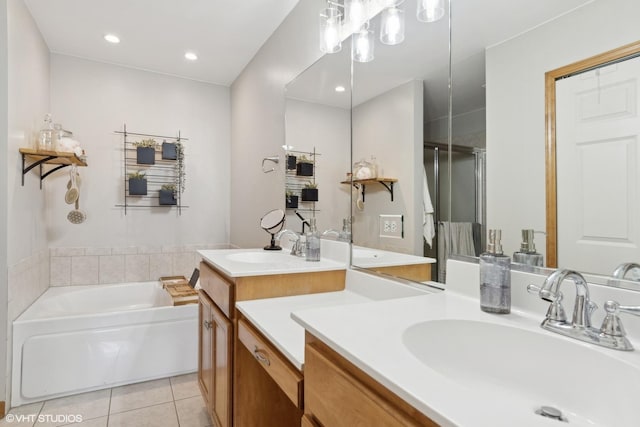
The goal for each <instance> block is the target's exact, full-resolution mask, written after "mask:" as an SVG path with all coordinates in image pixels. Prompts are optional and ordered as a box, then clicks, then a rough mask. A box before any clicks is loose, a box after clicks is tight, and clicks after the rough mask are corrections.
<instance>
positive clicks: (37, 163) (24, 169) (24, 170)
mask: <svg viewBox="0 0 640 427" xmlns="http://www.w3.org/2000/svg"><path fill="white" fill-rule="evenodd" d="M21 154H22V186H23V187H24V176H25V175H26V174H27V172H29V171H30V170H31V169H33V168H35V167H36V166H40V188H41V189H42V180H43V179H44V178H45V177H46V176H47V175H49V174H50V173H51V172H53V171H54V170H57V169H60V168H55V169H53V170H51V171H49V172H47V173H46V174H45V175H44V176H43V175H42V165H43V164H44V163H46V162H48V161H50V160H53V159H55V158H56V156H47V157H43V158H42V159H40V160H36V161H35V162H33V163H31V164H30V165H29V166H26V160H25V154H24V153H21ZM62 166H67V165H62Z"/></svg>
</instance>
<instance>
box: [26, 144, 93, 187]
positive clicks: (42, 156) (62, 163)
mask: <svg viewBox="0 0 640 427" xmlns="http://www.w3.org/2000/svg"><path fill="white" fill-rule="evenodd" d="M19 151H20V154H21V155H22V186H23V187H24V176H25V174H26V173H27V172H29V171H30V170H31V169H33V168H35V167H39V169H40V189H42V181H43V180H44V179H45V178H46V177H48V176H49V175H51V174H52V173H53V172H55V171H57V170H60V169H62V168H65V167H67V166H71V165H76V166H87V162H86V160H84V159H81V158H80V157H78V156H76V155H75V154H74V153H65V152H61V151H44V150H34V149H32V148H20V150H19ZM27 161H29V162H30V163H29V164H28V165H27ZM44 165H55V167H53V168H51V169H49V170H48V171H45V169H44Z"/></svg>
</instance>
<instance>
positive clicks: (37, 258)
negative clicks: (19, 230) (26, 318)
mask: <svg viewBox="0 0 640 427" xmlns="http://www.w3.org/2000/svg"><path fill="white" fill-rule="evenodd" d="M8 279H9V280H8V310H7V317H8V322H7V366H6V368H5V378H6V381H7V382H6V384H7V388H6V390H5V393H6V400H7V402H9V401H11V358H12V354H11V352H12V348H13V327H12V325H13V321H14V320H15V319H16V318H17V317H18V316H20V314H22V312H23V311H24V310H25V309H26V308H27V307H29V306H30V305H31V304H33V302H34V301H35V300H36V299H38V297H39V296H40V295H42V294H43V293H44V291H46V290H47V288H48V287H49V251H48V250H47V249H43V250H41V251H39V252H36V253H34V254H32V255H31V256H30V257H27V258H24V259H22V260H20V261H19V262H18V263H16V264H14V265H11V266H9V268H8Z"/></svg>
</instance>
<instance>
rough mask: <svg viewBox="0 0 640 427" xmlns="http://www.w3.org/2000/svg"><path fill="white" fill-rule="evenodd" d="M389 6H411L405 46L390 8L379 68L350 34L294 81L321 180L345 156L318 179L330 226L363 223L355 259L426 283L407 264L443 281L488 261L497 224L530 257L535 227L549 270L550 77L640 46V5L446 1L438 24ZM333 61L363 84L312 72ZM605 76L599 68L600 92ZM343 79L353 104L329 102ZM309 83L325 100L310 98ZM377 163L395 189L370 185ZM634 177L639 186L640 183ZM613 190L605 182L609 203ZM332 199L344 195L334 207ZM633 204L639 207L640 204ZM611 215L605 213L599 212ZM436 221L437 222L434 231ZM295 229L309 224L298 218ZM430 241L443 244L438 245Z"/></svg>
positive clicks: (604, 278) (591, 268) (409, 1)
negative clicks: (456, 261) (529, 233)
mask: <svg viewBox="0 0 640 427" xmlns="http://www.w3.org/2000/svg"><path fill="white" fill-rule="evenodd" d="M338 3H341V2H338ZM376 3H380V2H376ZM391 3H393V4H398V3H399V5H398V7H399V8H400V9H401V10H403V11H404V40H403V41H402V42H401V43H399V44H396V45H389V44H385V43H382V42H381V41H380V31H381V29H382V27H383V26H384V24H383V22H382V20H383V19H384V17H383V14H384V13H385V12H384V10H383V12H381V13H380V14H378V15H376V16H375V17H373V18H372V19H370V20H369V23H368V26H367V29H368V31H370V32H371V34H372V40H373V44H374V51H373V58H372V59H371V60H370V61H368V62H359V61H352V59H351V52H352V49H351V39H350V38H347V39H346V40H345V42H344V43H343V48H342V50H341V51H340V52H339V53H336V54H327V55H325V56H323V57H322V58H321V60H320V61H318V63H316V64H314V66H313V67H311V68H310V69H309V70H307V71H305V73H303V75H301V76H300V77H298V78H297V79H296V80H295V81H294V82H292V83H291V84H290V85H289V86H288V87H287V144H290V145H293V146H297V147H300V148H302V147H305V144H306V147H305V148H304V149H303V151H305V150H307V149H308V148H310V147H311V148H312V147H315V148H317V150H318V151H319V152H320V153H322V156H320V157H319V160H318V162H319V163H318V174H319V175H322V174H324V172H325V170H327V171H328V170H329V169H330V165H331V160H330V159H329V157H325V156H326V154H325V152H327V153H331V152H332V150H334V149H335V150H336V151H335V152H336V153H337V152H342V157H335V158H334V159H335V161H336V167H335V170H334V171H333V172H331V174H332V175H331V177H329V174H328V173H327V175H326V176H324V177H325V178H326V179H327V180H328V181H327V182H326V183H320V185H319V190H320V194H321V196H320V201H319V202H318V203H317V205H316V207H317V208H318V210H319V212H318V213H317V215H318V218H319V222H320V223H321V224H323V225H322V226H321V227H320V228H321V229H322V230H324V229H328V228H334V229H339V228H340V226H341V224H342V222H341V221H342V219H343V218H345V217H352V221H353V230H352V231H353V234H352V236H353V245H352V264H353V265H354V266H357V267H362V268H370V269H373V270H376V271H380V272H382V273H385V274H391V275H393V276H398V277H404V278H408V279H410V280H416V281H425V277H427V276H425V270H424V269H420V268H417V267H413V268H396V267H406V266H411V265H421V264H428V265H429V267H431V268H430V269H428V270H427V271H428V274H429V276H428V277H431V279H432V280H438V281H445V280H446V270H444V265H445V263H444V262H443V261H444V260H445V259H446V258H447V257H448V256H450V255H451V254H461V255H472V256H476V255H478V254H479V253H480V252H482V251H483V249H484V247H485V242H484V241H483V237H484V236H485V235H486V230H487V229H488V228H499V229H501V230H502V236H503V242H502V243H503V248H504V252H505V253H506V254H508V255H512V254H513V253H514V252H516V251H518V250H519V249H520V244H521V236H522V234H521V231H522V230H523V229H533V230H535V231H536V234H535V243H536V247H537V249H538V251H539V252H541V253H542V254H543V255H544V257H545V265H547V264H546V263H547V261H549V265H550V266H555V263H554V255H553V253H551V251H549V253H547V244H548V243H550V242H548V241H547V236H546V233H545V232H546V230H547V229H548V224H547V215H546V213H547V207H546V182H545V164H546V161H545V159H546V151H545V73H547V72H549V71H551V70H557V69H559V68H562V67H564V66H566V65H568V64H573V63H576V62H579V61H581V60H584V59H585V58H590V57H593V56H595V55H598V54H601V53H603V52H607V51H610V50H613V49H615V48H618V47H620V46H624V45H627V44H629V43H633V42H636V41H637V40H640V27H639V26H637V25H636V23H635V21H634V17H635V16H640V2H637V1H634V0H607V1H591V0H565V1H563V2H557V1H555V0H540V1H538V2H536V3H535V4H531V3H530V2H525V1H509V0H487V1H484V2H477V1H475V0H451V1H445V2H444V4H445V9H446V10H445V14H444V16H443V17H442V19H440V20H436V21H435V22H428V23H427V22H420V21H419V20H418V19H417V18H416V8H417V5H416V0H405V1H403V2H390V3H387V2H384V4H391ZM603 16H606V17H607V19H603ZM596 28H597V31H594V29H596ZM621 28H623V29H624V31H621V30H620V29H621ZM332 62H336V63H337V62H339V63H340V64H341V65H339V66H338V68H339V69H340V70H341V71H340V72H338V73H337V74H342V76H343V77H342V78H343V79H344V80H345V81H346V80H347V79H350V80H352V87H351V88H350V86H349V85H348V84H347V85H343V84H342V83H336V82H330V83H329V79H328V77H327V76H321V75H320V74H322V72H320V71H319V70H315V71H314V67H319V68H325V67H328V65H327V64H330V63H332ZM330 68H333V67H330ZM326 69H328V68H326ZM605 72H609V70H603V71H602V72H600V74H601V76H600V82H601V88H602V87H604V85H605V83H604V82H605V76H604V74H605ZM332 73H334V74H335V71H334V72H332ZM345 73H346V74H347V75H345ZM304 81H306V82H307V83H305V84H304V85H303V84H302V82H304ZM450 81H451V86H449V82H450ZM595 81H597V79H596V80H595ZM325 83H326V86H325ZM338 85H343V86H344V87H345V92H343V94H346V97H348V98H350V99H349V100H347V99H346V97H345V99H343V100H341V101H340V102H334V101H329V100H327V99H326V97H329V96H335V95H336V94H337V93H336V92H335V87H336V86H338ZM296 86H300V87H298V88H297V87H296ZM302 86H307V87H308V88H309V89H317V90H318V91H319V92H322V94H316V95H310V94H309V93H310V91H307V93H306V94H304V95H303V94H302V93H304V92H305V91H304V90H302V89H301V88H302ZM298 89H300V91H299V90H298ZM350 89H351V92H350V91H349V90H350ZM602 93H604V92H602ZM603 99H604V98H603ZM296 103H302V104H305V103H306V104H315V105H314V108H315V107H317V106H322V105H324V106H325V107H326V109H327V111H329V110H331V109H335V111H338V112H339V113H340V114H336V116H340V117H342V119H340V120H342V123H343V125H344V126H348V128H349V136H348V139H350V143H351V145H350V146H349V147H347V146H345V145H343V144H347V142H345V141H346V139H347V137H344V138H343V137H329V135H325V136H324V137H322V138H319V139H318V140H317V141H316V142H313V143H311V142H310V139H311V137H312V132H305V129H310V128H309V127H308V126H311V125H314V126H316V125H317V126H322V129H329V128H332V127H333V126H329V125H322V123H323V121H324V120H325V119H326V117H328V116H330V115H328V114H327V115H322V114H318V112H317V111H315V110H314V111H310V110H307V111H305V109H303V108H299V106H295V104H296ZM290 106H294V109H297V111H298V112H297V113H296V112H294V110H290ZM306 106H307V107H309V105H306ZM612 108H613V107H612ZM635 111H637V109H636V110H635ZM296 115H297V116H299V117H306V120H308V121H309V122H308V124H307V125H302V126H298V128H297V129H298V130H297V131H295V129H291V126H292V122H291V120H290V119H291V118H292V117H294V116H296ZM321 117H322V119H321ZM347 117H348V118H347ZM345 123H347V124H346V125H345ZM296 126H297V125H293V127H294V128H295V127H296ZM337 128H340V126H338V127H337ZM314 129H315V128H314ZM342 129H344V127H342ZM290 132H293V134H295V133H296V132H297V133H298V135H299V137H297V138H295V139H297V141H296V142H290V138H289V135H290ZM338 133H341V134H342V135H345V133H346V132H338ZM334 136H335V134H334ZM320 139H321V140H320ZM338 141H340V142H338ZM632 146H633V144H631V143H630V145H629V146H628V147H627V148H626V150H627V151H626V153H630V151H628V150H634V149H635V148H633V149H632V148H629V147H632ZM325 147H326V148H325ZM330 147H334V148H330ZM339 147H342V148H341V150H342V151H340V149H339ZM621 150H622V149H621ZM618 151H619V153H618V152H617V154H616V155H619V156H622V155H623V154H621V153H622V152H623V151H620V150H618ZM638 151H640V150H637V149H635V152H636V153H637V152H638ZM351 152H352V154H353V156H351ZM590 154H591V153H590ZM614 154H615V153H614ZM614 154H611V155H614ZM614 160H615V159H613V160H612V161H614ZM595 161H596V160H594V162H595ZM354 163H359V165H357V168H356V169H355V170H353V173H354V176H352V177H351V179H353V180H354V182H355V183H356V184H357V185H355V186H351V185H348V183H347V184H341V182H349V181H348V178H347V177H346V172H348V171H351V170H352V166H353V164H354ZM374 165H375V166H377V174H378V178H380V179H381V180H382V181H383V182H374V181H371V182H369V181H367V182H364V183H363V182H358V180H361V179H365V180H366V174H365V176H356V172H357V171H360V170H361V167H362V166H365V168H364V170H365V171H366V168H367V167H370V168H373V166H374ZM560 168H562V166H560ZM628 170H631V169H628ZM629 173H630V172H629ZM628 176H632V175H628ZM588 178H592V177H591V176H590V177H588ZM323 179H324V178H323ZM425 182H426V185H425ZM585 182H586V181H585ZM632 183H633V185H636V186H637V177H636V180H635V181H633V182H632ZM589 185H592V184H589ZM630 185H631V184H630ZM598 188H600V189H598ZM609 190H610V189H605V188H601V187H593V191H599V192H600V194H601V195H602V196H604V194H603V193H604V192H609ZM323 193H324V194H325V195H328V193H331V194H333V195H334V196H331V197H333V198H331V199H329V200H330V201H328V202H327V204H326V205H325V204H323V199H322V197H323V196H322V194H323ZM608 195H609V194H608ZM425 196H426V197H425ZM592 196H593V197H595V194H593V192H592ZM427 197H428V198H429V202H430V203H426V201H427ZM609 199H610V198H607V199H606V200H609ZM614 199H615V197H614ZM349 200H351V201H349ZM611 200H613V199H611ZM616 200H617V199H616ZM329 203H330V204H329ZM343 203H344V205H343ZM594 203H599V202H598V201H594ZM633 203H635V204H634V206H636V205H639V204H640V196H638V197H636V199H635V201H634V202H633ZM343 206H344V209H343ZM634 209H635V208H634ZM606 210H607V206H604V205H599V206H598V209H595V210H593V211H591V213H593V212H595V213H594V214H593V215H596V216H597V215H604V212H605V211H606ZM334 211H336V212H334ZM429 211H431V212H429ZM630 212H631V211H630ZM635 212H637V210H636V211H635ZM289 213H290V214H293V211H290V212H289ZM427 214H428V215H427ZM581 214H582V213H581ZM332 215H333V216H332ZM325 216H326V217H325ZM636 216H638V215H636ZM614 217H615V216H614ZM614 217H612V218H614ZM425 219H427V221H425ZM428 220H432V221H433V226H432V227H431V226H427V227H425V224H428ZM294 221H299V219H296V218H295V217H294V218H293V219H292V220H290V221H289V222H288V224H291V223H293V224H295V222H294ZM559 227H560V228H559V230H558V235H561V234H562V232H563V231H562V225H561V224H559ZM635 232H636V233H640V231H639V230H638V229H635ZM425 235H427V237H429V236H432V237H431V241H430V242H428V241H427V240H428V239H425ZM549 237H550V239H549V240H551V238H553V236H552V235H550V236H549ZM429 243H430V244H429ZM601 250H606V245H603V246H602V247H601ZM414 257H415V258H414ZM619 261H620V263H622V262H625V261H635V262H639V261H640V259H635V260H632V259H620V260H619ZM558 266H560V267H564V268H574V269H579V270H581V271H583V272H585V273H599V274H600V279H598V278H596V279H594V281H598V280H600V281H601V283H608V282H609V281H610V280H611V277H610V274H611V271H612V269H611V265H607V266H603V267H602V268H600V267H596V265H595V263H591V264H589V265H585V266H579V265H571V262H569V263H564V262H563V260H562V259H561V258H560V259H558ZM385 267H394V268H385ZM610 270H611V271H610Z"/></svg>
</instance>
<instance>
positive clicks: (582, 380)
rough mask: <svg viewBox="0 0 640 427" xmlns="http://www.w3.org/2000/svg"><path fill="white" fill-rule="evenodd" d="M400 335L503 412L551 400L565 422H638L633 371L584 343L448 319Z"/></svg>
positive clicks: (426, 360)
mask: <svg viewBox="0 0 640 427" xmlns="http://www.w3.org/2000/svg"><path fill="white" fill-rule="evenodd" d="M402 341H403V344H404V345H405V347H406V348H407V349H408V350H409V351H410V352H411V354H412V355H413V356H414V357H416V358H417V359H418V360H419V361H420V362H421V363H423V364H425V365H426V366H427V367H428V368H429V369H431V370H433V371H435V372H437V373H438V374H441V375H442V376H444V377H446V378H447V379H448V380H450V381H454V382H456V383H458V384H459V385H461V386H462V387H463V388H465V389H467V390H471V391H473V392H477V393H478V394H479V395H482V396H485V397H486V396H492V397H491V400H492V401H495V402H496V406H497V407H499V406H500V402H501V401H502V402H503V404H505V405H508V406H509V410H510V411H511V410H518V411H520V410H521V411H530V412H533V411H535V410H536V409H538V408H540V407H541V406H551V407H554V408H557V409H559V410H560V411H562V414H563V416H564V417H565V418H566V419H567V420H568V421H569V425H571V424H572V423H573V424H574V425H575V424H578V425H602V426H612V425H620V426H622V425H625V426H626V425H629V426H630V425H639V423H640V408H639V407H638V405H637V403H636V402H635V400H636V396H638V395H640V370H639V369H638V368H636V367H635V366H633V365H631V364H629V363H627V362H625V361H622V360H620V359H617V358H615V357H611V356H608V355H607V354H606V353H603V352H601V351H597V350H594V349H592V348H591V347H590V346H588V345H583V344H581V343H579V342H576V343H573V342H571V341H570V340H568V339H565V338H562V337H555V336H553V335H550V334H549V333H548V332H545V331H542V330H540V332H534V331H531V330H525V329H520V328H517V327H511V326H506V325H499V324H493V323H487V322H479V321H471V320H454V319H446V320H434V321H426V322H422V323H418V324H415V325H412V326H410V327H409V328H407V329H406V330H405V331H404V333H403V335H402ZM611 351H613V350H611ZM493 396H495V397H493ZM632 396H633V397H632ZM507 402H508V403H507ZM540 421H541V422H543V421H545V420H542V419H541V420H540ZM549 421H551V420H549ZM544 425H547V424H544ZM549 425H553V424H549ZM557 425H558V427H562V425H564V423H563V424H557Z"/></svg>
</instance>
